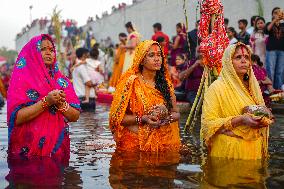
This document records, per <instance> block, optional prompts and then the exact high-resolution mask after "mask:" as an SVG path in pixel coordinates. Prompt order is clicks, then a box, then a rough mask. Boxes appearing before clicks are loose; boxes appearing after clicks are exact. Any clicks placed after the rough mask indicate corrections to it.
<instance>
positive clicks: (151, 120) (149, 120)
mask: <svg viewBox="0 0 284 189" xmlns="http://www.w3.org/2000/svg"><path fill="white" fill-rule="evenodd" d="M141 121H142V124H146V125H148V126H150V127H153V128H159V126H160V124H159V119H158V117H157V116H152V115H143V116H142V118H141Z"/></svg>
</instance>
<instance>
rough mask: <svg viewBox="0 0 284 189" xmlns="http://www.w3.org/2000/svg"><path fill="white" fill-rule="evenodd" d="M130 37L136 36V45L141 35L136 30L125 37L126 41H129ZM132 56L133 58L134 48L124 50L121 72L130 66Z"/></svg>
mask: <svg viewBox="0 0 284 189" xmlns="http://www.w3.org/2000/svg"><path fill="white" fill-rule="evenodd" d="M132 38H137V41H138V42H137V45H138V44H139V43H140V40H141V35H140V34H139V33H138V32H137V31H134V32H132V33H131V34H129V35H128V37H127V43H130V41H131V39H132ZM133 58H134V50H129V49H128V50H126V53H125V59H124V64H123V68H122V73H125V72H126V71H127V70H128V69H129V68H130V67H131V66H132V61H133Z"/></svg>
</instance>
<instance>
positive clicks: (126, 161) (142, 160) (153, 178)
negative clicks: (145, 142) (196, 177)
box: [109, 151, 180, 188]
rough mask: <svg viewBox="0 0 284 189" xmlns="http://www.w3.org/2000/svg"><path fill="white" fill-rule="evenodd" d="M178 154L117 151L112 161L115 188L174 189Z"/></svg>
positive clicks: (110, 170) (112, 184) (110, 179)
mask: <svg viewBox="0 0 284 189" xmlns="http://www.w3.org/2000/svg"><path fill="white" fill-rule="evenodd" d="M179 160H180V155H179V154H178V153H165V154H151V153H144V152H140V153H139V152H138V153H134V152H132V153H131V152H119V151H116V152H115V153H114V154H113V155H112V158H111V161H110V169H109V173H110V176H109V182H110V184H111V186H112V187H113V188H173V187H174V186H175V183H174V179H175V178H176V171H177V165H178V163H179Z"/></svg>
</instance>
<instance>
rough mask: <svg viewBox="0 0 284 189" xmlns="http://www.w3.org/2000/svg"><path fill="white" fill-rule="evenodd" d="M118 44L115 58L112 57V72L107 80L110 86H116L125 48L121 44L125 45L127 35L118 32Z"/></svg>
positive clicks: (120, 72)
mask: <svg viewBox="0 0 284 189" xmlns="http://www.w3.org/2000/svg"><path fill="white" fill-rule="evenodd" d="M118 37H119V41H120V44H119V46H118V49H117V52H116V55H115V59H114V65H113V73H112V76H111V78H110V81H109V86H110V87H114V88H115V87H116V85H117V83H118V80H119V78H120V76H121V74H122V68H123V64H124V58H125V48H122V46H125V44H126V40H127V35H126V34H125V33H120V34H119V35H118Z"/></svg>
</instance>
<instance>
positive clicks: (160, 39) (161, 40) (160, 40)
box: [156, 36, 165, 43]
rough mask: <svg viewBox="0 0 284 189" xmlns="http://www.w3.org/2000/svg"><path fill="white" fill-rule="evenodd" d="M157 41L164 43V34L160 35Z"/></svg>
mask: <svg viewBox="0 0 284 189" xmlns="http://www.w3.org/2000/svg"><path fill="white" fill-rule="evenodd" d="M156 41H157V42H158V43H162V42H164V41H165V38H164V37H162V36H159V37H158V38H157V40H156Z"/></svg>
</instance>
